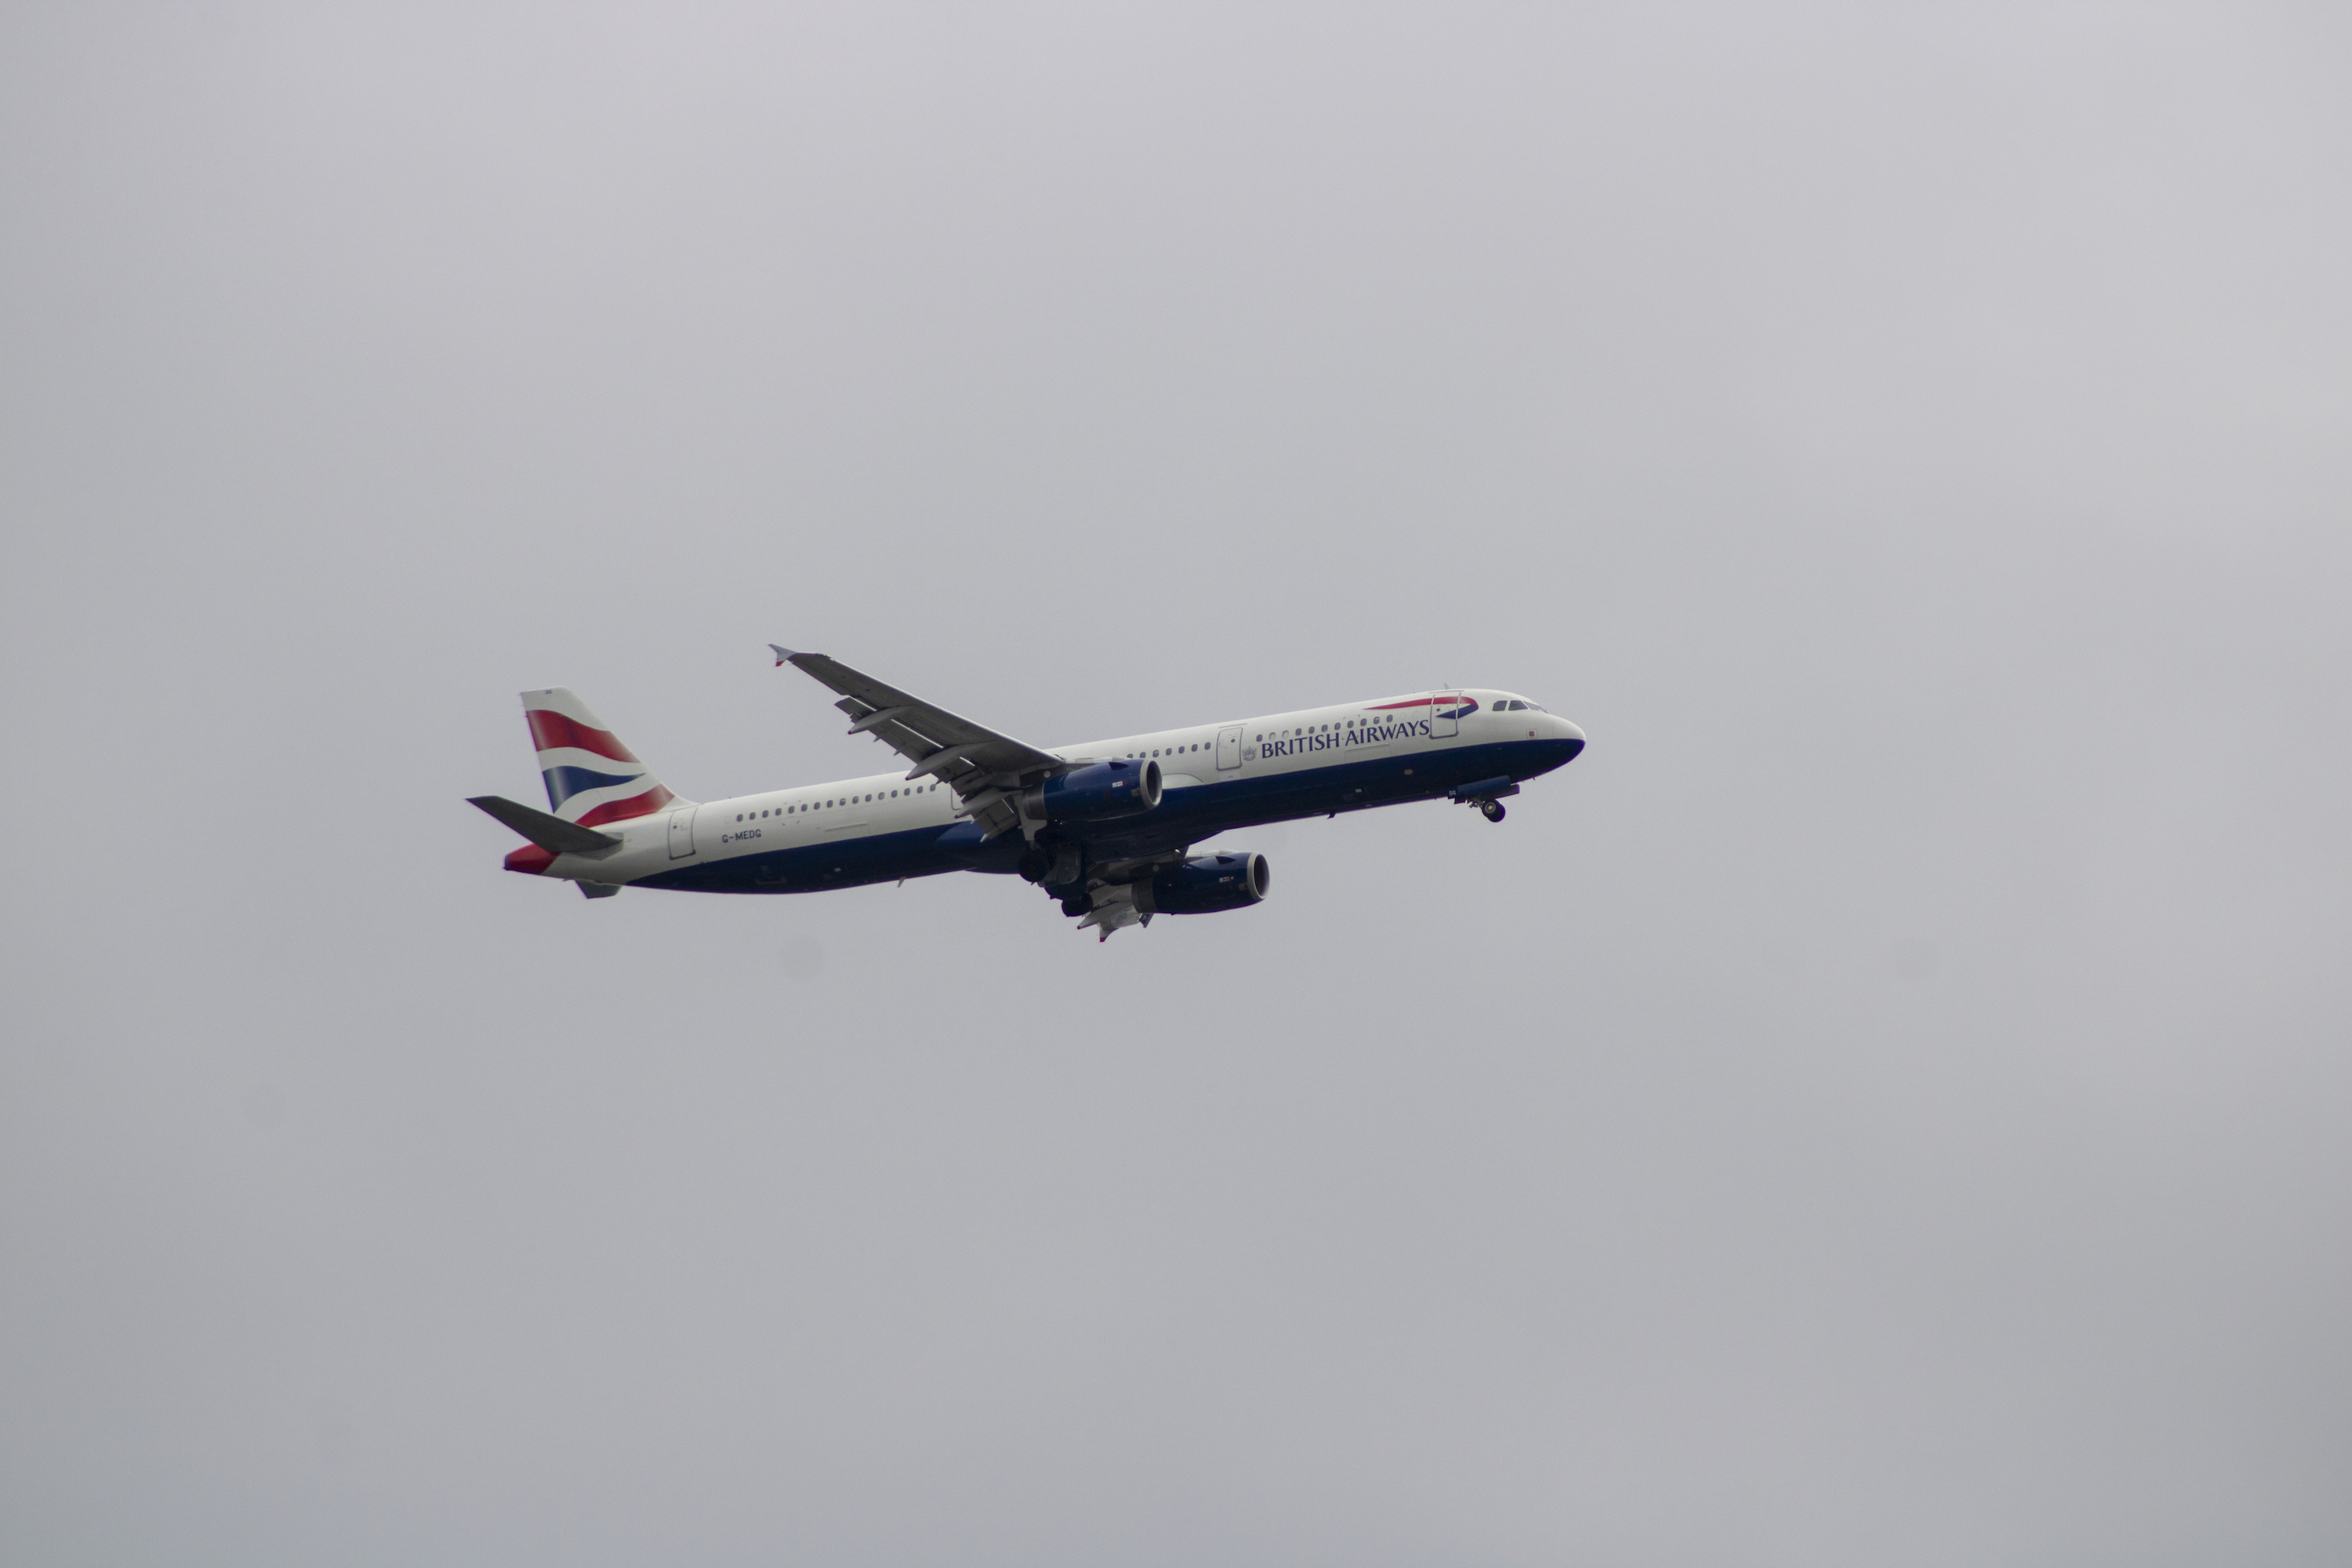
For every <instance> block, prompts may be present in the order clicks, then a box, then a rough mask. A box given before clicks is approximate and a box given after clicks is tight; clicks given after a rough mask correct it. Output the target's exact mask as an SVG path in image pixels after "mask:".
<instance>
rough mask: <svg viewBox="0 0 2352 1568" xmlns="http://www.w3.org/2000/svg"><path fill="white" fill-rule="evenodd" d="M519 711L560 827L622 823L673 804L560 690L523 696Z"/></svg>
mask: <svg viewBox="0 0 2352 1568" xmlns="http://www.w3.org/2000/svg"><path fill="white" fill-rule="evenodd" d="M522 711H523V718H524V719H525V720H526V721H528V722H529V723H530V743H531V744H532V745H533V746H535V747H537V748H538V749H539V772H540V776H541V778H543V779H545V780H546V781H547V804H548V807H549V809H550V810H551V811H553V812H554V813H555V815H556V816H560V817H562V818H563V819H564V820H565V821H566V822H576V823H578V824H579V825H580V826H583V827H594V826H598V825H600V824H602V823H606V822H626V821H627V820H629V819H630V818H631V817H634V816H652V815H653V814H654V813H656V812H657V811H662V810H665V809H667V807H668V806H670V805H672V804H673V803H675V802H676V801H677V796H676V795H672V794H670V792H669V791H668V790H667V788H666V787H664V785H663V784H662V782H661V780H659V779H657V778H656V777H654V774H653V770H652V769H650V768H648V767H646V764H645V763H641V762H639V761H638V760H637V754H636V753H635V752H632V751H631V750H629V748H628V747H626V746H625V745H623V744H622V743H621V738H620V737H619V736H618V735H615V734H614V733H613V731H610V730H608V729H606V728H605V727H604V721H603V720H602V719H599V718H597V717H596V715H595V714H593V713H592V712H590V711H589V710H588V705H587V704H586V703H585V702H583V701H581V700H580V699H579V698H577V697H575V696H573V695H572V693H571V692H569V691H567V690H565V689H563V688H562V687H561V686H556V687H551V688H549V689H547V690H545V691H526V692H524V693H523V694H522Z"/></svg>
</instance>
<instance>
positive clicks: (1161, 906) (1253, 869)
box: [1138, 849, 1274, 915]
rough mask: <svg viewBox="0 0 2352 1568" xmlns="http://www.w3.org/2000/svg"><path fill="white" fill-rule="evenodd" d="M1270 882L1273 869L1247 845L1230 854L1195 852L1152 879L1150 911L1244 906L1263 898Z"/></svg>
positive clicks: (1179, 912) (1180, 912) (1203, 910)
mask: <svg viewBox="0 0 2352 1568" xmlns="http://www.w3.org/2000/svg"><path fill="white" fill-rule="evenodd" d="M1273 885H1274V873H1273V872H1272V870H1270V869H1269V868H1267V866H1266V863H1265V856H1263V855H1254V854H1252V853H1250V852H1249V851H1248V850H1246V849H1244V850H1241V851H1239V852H1237V853H1234V854H1231V855H1195V856H1193V857H1192V858H1191V859H1190V860H1187V861H1185V862H1184V863H1183V864H1182V865H1181V866H1178V867H1174V868H1171V869H1169V870H1166V871H1162V872H1160V874H1159V875H1157V876H1155V877H1153V878H1152V879H1151V893H1150V901H1151V910H1150V912H1151V913H1153V914H1161V915H1213V914H1215V913H1216V912H1217V911H1218V910H1245V909H1247V908H1249V907H1250V906H1251V905H1252V904H1254V903H1256V902H1257V901H1258V900H1261V899H1263V898H1265V893H1266V889H1268V888H1270V887H1272V886H1273ZM1138 901H1139V902H1140V901H1141V900H1138Z"/></svg>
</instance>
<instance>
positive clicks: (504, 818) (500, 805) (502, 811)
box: [466, 795, 621, 855]
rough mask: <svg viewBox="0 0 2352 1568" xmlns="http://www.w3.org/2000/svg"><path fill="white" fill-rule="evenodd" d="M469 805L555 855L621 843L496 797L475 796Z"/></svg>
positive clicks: (577, 825) (575, 824) (503, 797)
mask: <svg viewBox="0 0 2352 1568" xmlns="http://www.w3.org/2000/svg"><path fill="white" fill-rule="evenodd" d="M466 804H467V805H478V806H480V807H481V808H482V809H483V810H484V811H485V812H488V814H489V815H490V816H495V817H497V818H498V819H499V821H500V822H503V823H505V824H506V825H507V826H509V827H511V828H513V829H514V830H515V831H516V832H517V833H520V834H521V835H522V836H523V837H525V838H528V839H530V841H531V842H532V843H533V844H536V845H538V846H539V847H541V849H548V850H552V851H553V852H554V853H556V854H558V855H586V854H589V853H591V852H592V851H593V850H598V849H617V848H619V847H620V845H621V841H620V840H619V839H617V838H615V837H613V836H612V835H611V834H609V833H599V832H597V831H596V830H595V829H594V828H593V827H583V826H580V825H579V824H578V823H576V822H566V821H564V820H563V818H562V817H560V816H550V815H549V814H548V813H546V812H543V811H534V810H532V809H531V808H530V806H527V805H522V804H520V802H517V801H511V800H509V799H507V798H506V797H505V796H504V795H467V797H466Z"/></svg>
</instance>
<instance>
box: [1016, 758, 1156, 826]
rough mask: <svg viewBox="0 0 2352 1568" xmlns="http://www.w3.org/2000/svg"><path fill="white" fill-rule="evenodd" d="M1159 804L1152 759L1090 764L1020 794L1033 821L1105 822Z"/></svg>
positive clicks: (1022, 807) (1028, 815) (1154, 766)
mask: <svg viewBox="0 0 2352 1568" xmlns="http://www.w3.org/2000/svg"><path fill="white" fill-rule="evenodd" d="M1159 804H1160V764H1159V763H1156V762H1154V761H1153V760H1152V759H1151V758H1150V757H1136V758H1127V757H1121V758H1119V759H1118V761H1116V762H1108V763H1088V764H1087V766H1085V767H1083V768H1072V769H1071V770H1070V771H1069V772H1068V773H1056V774H1055V776H1054V777H1052V778H1049V779H1047V780H1046V781H1045V783H1044V784H1039V785H1038V786H1037V787H1036V788H1034V789H1028V790H1024V791H1022V792H1021V815H1022V816H1025V817H1027V818H1028V819H1029V820H1030V821H1032V822H1104V821H1108V820H1109V819H1110V818H1113V817H1118V816H1138V815H1139V814H1141V813H1143V812H1147V811H1150V809H1151V808H1152V807H1153V806H1155V805H1159Z"/></svg>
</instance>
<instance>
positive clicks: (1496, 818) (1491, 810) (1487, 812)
mask: <svg viewBox="0 0 2352 1568" xmlns="http://www.w3.org/2000/svg"><path fill="white" fill-rule="evenodd" d="M1478 815H1479V816H1483V817H1485V818H1486V820H1487V821H1489V822H1500V821H1502V820H1503V818H1504V817H1506V816H1509V815H1510V814H1509V813H1508V812H1507V811H1505V810H1504V809H1503V803H1502V802H1501V801H1499V800H1482V801H1480V802H1479V803H1478Z"/></svg>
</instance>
